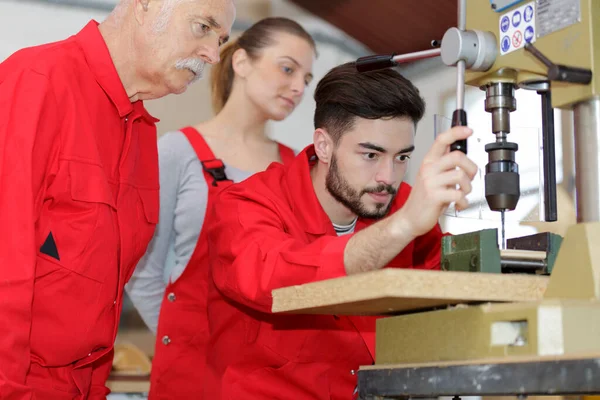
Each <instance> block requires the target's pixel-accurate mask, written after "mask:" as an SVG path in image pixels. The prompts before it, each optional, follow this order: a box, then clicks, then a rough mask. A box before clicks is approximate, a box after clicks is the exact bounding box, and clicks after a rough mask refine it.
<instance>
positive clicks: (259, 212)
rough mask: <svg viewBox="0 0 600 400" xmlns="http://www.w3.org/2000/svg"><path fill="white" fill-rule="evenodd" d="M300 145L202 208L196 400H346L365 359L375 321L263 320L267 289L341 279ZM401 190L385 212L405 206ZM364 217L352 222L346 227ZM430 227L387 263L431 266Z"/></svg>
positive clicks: (436, 259) (336, 244)
mask: <svg viewBox="0 0 600 400" xmlns="http://www.w3.org/2000/svg"><path fill="white" fill-rule="evenodd" d="M313 157H314V148H313V147H312V146H309V147H308V148H307V149H305V150H304V151H303V152H302V153H300V154H299V155H298V156H297V157H296V159H295V160H294V162H293V163H292V164H291V165H290V166H289V167H283V166H280V165H274V166H272V167H270V168H269V169H268V170H267V171H266V172H263V173H259V174H256V175H254V176H252V177H250V178H249V179H247V180H245V181H244V182H242V183H240V184H236V185H232V186H231V187H229V188H226V189H225V190H223V191H222V192H221V193H220V194H219V196H218V199H217V205H215V206H214V207H213V208H212V213H211V217H210V220H209V221H208V223H209V235H208V238H209V243H208V246H209V254H210V268H211V273H212V277H213V280H212V281H211V285H210V286H209V296H208V321H209V328H210V341H209V345H208V350H207V361H206V362H207V378H206V381H205V386H204V389H205V397H206V398H210V399H295V400H297V399H345V400H347V399H351V398H352V394H353V391H354V389H355V387H356V377H355V376H353V374H352V373H351V371H353V370H357V369H358V367H359V366H360V365H370V364H372V363H373V360H374V348H375V318H374V317H346V316H332V315H278V314H271V313H270V310H271V305H272V297H271V291H272V290H273V289H276V288H280V287H285V286H291V285H299V284H304V283H309V282H314V281H320V280H324V279H330V278H336V277H340V276H344V275H345V269H344V261H343V260H344V248H345V247H346V244H347V242H348V240H349V239H350V238H351V237H352V235H345V236H340V237H338V236H337V235H336V233H335V231H334V228H333V226H332V224H331V221H330V220H329V218H328V217H327V215H326V214H325V212H324V210H323V208H322V207H321V205H320V203H319V201H318V199H317V197H316V195H315V192H314V189H313V185H312V182H311V178H310V165H311V162H310V160H313V159H314V158H313ZM409 193H410V187H409V186H408V185H406V184H402V185H401V186H400V189H399V191H398V195H397V197H396V200H395V202H394V204H393V207H392V210H391V212H394V211H396V210H398V209H399V208H400V207H401V206H402V205H403V204H404V202H405V201H406V199H407V197H408V194H409ZM372 223H373V221H371V220H365V219H360V218H359V219H358V221H357V224H356V229H355V230H356V231H360V230H361V229H364V228H365V227H367V226H368V225H370V224H372ZM441 238H442V232H441V230H440V227H439V226H437V225H436V226H435V227H434V228H433V229H432V230H431V231H430V232H428V233H427V234H425V235H423V236H421V237H419V238H417V239H416V240H414V241H413V242H411V243H410V244H409V245H408V246H407V247H406V248H405V249H404V250H403V251H402V252H401V253H400V254H399V255H398V256H397V257H396V258H394V259H393V260H392V261H391V262H390V263H389V264H388V266H387V267H392V268H423V269H437V268H439V263H440V251H441Z"/></svg>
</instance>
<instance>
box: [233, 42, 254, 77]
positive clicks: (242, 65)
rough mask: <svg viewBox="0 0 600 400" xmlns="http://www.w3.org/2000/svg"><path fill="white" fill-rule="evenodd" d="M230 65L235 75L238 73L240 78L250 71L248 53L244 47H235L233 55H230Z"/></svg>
mask: <svg viewBox="0 0 600 400" xmlns="http://www.w3.org/2000/svg"><path fill="white" fill-rule="evenodd" d="M231 67H232V68H233V71H234V72H235V73H236V75H239V76H240V77H242V78H245V77H246V76H248V73H249V72H250V68H251V67H252V66H251V65H250V58H249V57H248V53H246V50H244V49H237V50H236V51H235V52H234V53H233V56H232V57H231Z"/></svg>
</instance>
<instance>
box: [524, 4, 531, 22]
mask: <svg viewBox="0 0 600 400" xmlns="http://www.w3.org/2000/svg"><path fill="white" fill-rule="evenodd" d="M523 19H524V20H525V22H531V20H532V19H533V7H531V6H527V7H526V8H525V11H524V12H523Z"/></svg>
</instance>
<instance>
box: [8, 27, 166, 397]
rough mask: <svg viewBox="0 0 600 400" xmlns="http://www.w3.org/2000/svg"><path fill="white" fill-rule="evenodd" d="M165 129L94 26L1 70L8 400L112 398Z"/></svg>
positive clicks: (154, 205)
mask: <svg viewBox="0 0 600 400" xmlns="http://www.w3.org/2000/svg"><path fill="white" fill-rule="evenodd" d="M156 121H157V120H156V119H154V118H152V117H151V116H150V115H149V114H148V113H147V112H146V110H145V109H144V106H143V104H142V103H141V102H136V103H133V104H132V103H131V102H130V101H129V98H128V96H127V93H126V92H125V89H124V88H123V85H122V83H121V81H120V79H119V76H118V74H117V71H116V69H115V67H114V65H113V63H112V60H111V58H110V55H109V52H108V49H107V47H106V44H105V42H104V40H103V38H102V36H101V35H100V32H99V30H98V27H97V23H95V22H94V21H92V22H90V23H89V24H88V25H87V26H86V27H85V28H83V30H82V31H81V32H79V33H78V34H77V35H75V36H72V37H71V38H69V39H67V40H65V41H62V42H57V43H51V44H48V45H43V46H39V47H34V48H28V49H24V50H21V51H19V52H17V53H15V54H14V55H13V56H11V57H10V58H9V59H7V60H6V61H5V62H3V63H2V64H0V221H2V231H1V232H0V398H1V399H3V400H5V399H6V400H8V399H10V400H17V399H18V400H21V399H31V398H32V395H33V398H35V399H39V400H66V399H69V400H74V399H78V400H79V399H80V400H83V399H90V400H97V399H104V398H105V397H106V394H107V393H108V389H106V387H105V381H106V379H107V377H108V375H109V372H110V369H111V365H112V349H113V342H114V339H115V336H116V332H117V325H118V320H119V316H120V312H121V304H122V298H123V286H124V284H125V283H126V282H127V280H128V279H129V277H130V275H131V273H132V272H133V269H134V267H135V265H136V264H137V262H138V260H139V259H140V258H141V256H142V255H143V254H144V252H145V250H146V247H147V245H148V242H149V241H150V239H151V237H152V234H153V232H154V228H155V225H156V222H157V219H158V157H157V148H156V127H155V122H156Z"/></svg>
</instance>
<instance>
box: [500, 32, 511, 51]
mask: <svg viewBox="0 0 600 400" xmlns="http://www.w3.org/2000/svg"><path fill="white" fill-rule="evenodd" d="M500 46H502V51H504V52H507V51H508V49H510V38H509V37H508V36H504V37H503V38H502V43H500Z"/></svg>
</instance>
